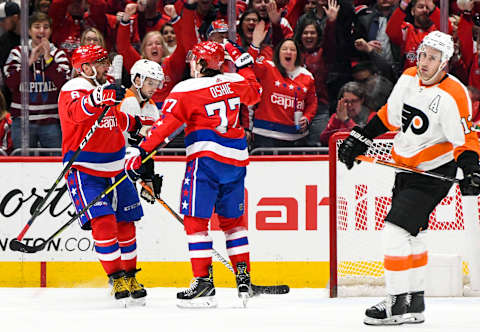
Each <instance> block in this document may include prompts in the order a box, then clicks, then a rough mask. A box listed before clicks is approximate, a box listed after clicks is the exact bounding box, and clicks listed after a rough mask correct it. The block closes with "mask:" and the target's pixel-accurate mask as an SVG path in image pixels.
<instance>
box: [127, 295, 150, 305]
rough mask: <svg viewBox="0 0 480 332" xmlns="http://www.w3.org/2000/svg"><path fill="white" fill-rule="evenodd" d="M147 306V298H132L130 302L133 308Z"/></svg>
mask: <svg viewBox="0 0 480 332" xmlns="http://www.w3.org/2000/svg"><path fill="white" fill-rule="evenodd" d="M146 305H147V298H146V297H145V296H144V297H140V298H138V299H134V298H133V297H130V301H129V302H128V306H132V307H144V306H146Z"/></svg>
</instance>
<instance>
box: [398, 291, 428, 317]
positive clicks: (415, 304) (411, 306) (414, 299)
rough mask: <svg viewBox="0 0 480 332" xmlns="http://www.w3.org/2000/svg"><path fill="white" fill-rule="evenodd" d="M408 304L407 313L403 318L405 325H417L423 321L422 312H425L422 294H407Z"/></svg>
mask: <svg viewBox="0 0 480 332" xmlns="http://www.w3.org/2000/svg"><path fill="white" fill-rule="evenodd" d="M408 297H409V300H410V301H409V303H408V307H407V313H406V314H405V315H403V316H404V321H405V323H406V324H419V323H423V322H424V321H425V316H424V315H423V312H424V311H425V300H424V292H423V291H421V292H413V293H409V294H408Z"/></svg>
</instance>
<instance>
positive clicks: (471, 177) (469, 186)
mask: <svg viewBox="0 0 480 332" xmlns="http://www.w3.org/2000/svg"><path fill="white" fill-rule="evenodd" d="M457 164H458V166H459V167H460V168H461V169H462V170H463V180H460V182H459V185H460V192H461V193H462V195H463V196H477V195H479V194H480V165H479V164H478V155H477V154H476V153H475V152H473V151H465V152H463V153H462V154H461V155H460V156H459V157H458V159H457Z"/></svg>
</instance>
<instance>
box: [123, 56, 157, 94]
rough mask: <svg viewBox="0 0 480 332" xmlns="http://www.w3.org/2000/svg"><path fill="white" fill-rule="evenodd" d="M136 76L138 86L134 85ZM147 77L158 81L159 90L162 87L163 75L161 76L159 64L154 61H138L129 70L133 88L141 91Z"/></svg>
mask: <svg viewBox="0 0 480 332" xmlns="http://www.w3.org/2000/svg"><path fill="white" fill-rule="evenodd" d="M137 76H139V77H140V85H137V84H135V78H136V77H137ZM147 77H150V78H151V79H154V80H157V81H159V82H160V86H159V88H161V87H162V86H163V82H164V81H165V75H164V74H163V69H162V66H160V64H158V63H157V62H155V61H151V60H147V59H140V60H138V61H137V62H135V63H134V64H133V66H132V68H131V69H130V80H131V81H132V84H133V86H134V87H136V88H137V89H141V88H142V86H143V82H145V79H146V78H147Z"/></svg>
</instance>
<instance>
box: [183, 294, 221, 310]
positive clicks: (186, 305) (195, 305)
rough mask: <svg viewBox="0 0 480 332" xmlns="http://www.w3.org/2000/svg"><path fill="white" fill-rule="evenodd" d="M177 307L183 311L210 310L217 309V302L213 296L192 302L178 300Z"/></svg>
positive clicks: (199, 298) (198, 298)
mask: <svg viewBox="0 0 480 332" xmlns="http://www.w3.org/2000/svg"><path fill="white" fill-rule="evenodd" d="M177 307H179V308H182V309H209V308H216V307H217V300H215V298H214V297H213V296H202V297H197V298H196V299H191V300H181V299H177Z"/></svg>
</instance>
